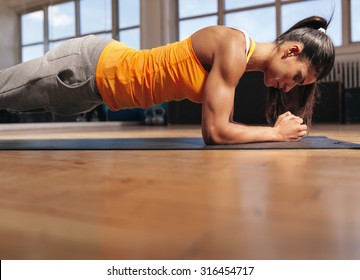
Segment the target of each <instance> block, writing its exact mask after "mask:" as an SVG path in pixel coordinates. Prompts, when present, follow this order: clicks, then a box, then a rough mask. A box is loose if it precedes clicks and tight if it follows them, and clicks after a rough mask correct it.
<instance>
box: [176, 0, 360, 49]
mask: <svg viewBox="0 0 360 280" xmlns="http://www.w3.org/2000/svg"><path fill="white" fill-rule="evenodd" d="M305 1H307V0H288V1H287V0H274V2H272V3H265V4H258V5H249V6H248V7H242V8H235V9H229V10H226V9H225V0H217V3H218V11H217V12H216V13H211V14H209V13H205V14H199V15H196V16H190V17H180V16H179V1H178V0H177V1H176V6H177V19H176V21H177V33H178V34H179V26H180V22H181V21H183V20H191V19H196V18H202V17H206V16H209V15H217V16H218V25H224V24H225V14H228V13H234V12H241V11H247V10H252V9H260V8H266V7H274V6H275V15H276V19H275V21H276V22H275V24H276V36H279V35H280V34H281V25H282V19H281V7H282V5H287V4H292V3H299V2H305ZM350 1H351V0H341V5H342V6H341V16H342V18H341V23H342V43H341V45H340V46H337V47H336V48H335V49H336V52H337V54H339V55H342V54H353V53H357V54H359V47H360V42H352V41H351V18H350V16H351V11H350ZM177 39H179V35H178V37H177Z"/></svg>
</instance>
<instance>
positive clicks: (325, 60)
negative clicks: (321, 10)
mask: <svg viewBox="0 0 360 280" xmlns="http://www.w3.org/2000/svg"><path fill="white" fill-rule="evenodd" d="M329 23H330V21H329V22H328V21H327V20H326V19H324V18H322V17H318V16H312V17H309V18H306V19H304V20H302V21H299V22H298V23H296V24H295V25H294V26H292V27H291V28H290V29H289V30H287V31H286V32H285V33H283V34H282V35H280V36H279V37H278V38H276V40H275V43H276V48H279V47H280V46H281V45H282V44H283V43H285V42H301V43H302V44H303V46H304V48H303V50H302V51H301V52H300V54H299V56H298V58H299V59H300V60H301V61H305V62H307V63H308V64H309V67H310V69H311V70H312V71H314V72H315V75H316V79H317V81H319V80H321V79H323V78H324V77H326V76H327V75H328V74H329V72H330V71H331V69H332V67H333V65H334V60H335V48H334V44H333V42H332V40H331V39H330V37H329V36H328V35H326V34H325V31H326V29H327V27H328V25H329ZM269 91H270V92H269V94H268V100H267V105H266V119H267V121H268V122H269V123H274V122H275V121H276V119H277V117H278V116H279V115H281V114H282V113H284V112H286V111H290V112H292V113H293V114H295V115H297V116H300V117H302V118H303V119H304V122H305V123H306V124H307V125H311V122H312V114H313V109H314V105H315V101H316V97H317V94H318V85H317V83H314V84H310V85H305V86H296V87H295V88H293V89H292V90H291V91H290V92H289V93H287V94H284V93H283V92H282V91H281V90H279V89H275V88H270V89H269Z"/></svg>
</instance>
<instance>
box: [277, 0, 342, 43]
mask: <svg viewBox="0 0 360 280" xmlns="http://www.w3.org/2000/svg"><path fill="white" fill-rule="evenodd" d="M334 4H335V6H334ZM333 9H334V15H333V18H332V21H331V23H330V25H329V28H328V30H327V34H328V35H329V36H330V37H331V39H332V40H333V42H334V45H335V46H341V44H342V29H341V26H342V25H341V0H333V1H332V2H330V1H328V0H311V1H302V2H297V3H289V4H284V5H282V7H281V23H282V25H281V32H285V31H286V30H287V29H288V28H290V27H291V26H292V25H293V24H295V23H296V22H298V21H299V20H301V19H303V18H306V17H309V16H313V15H314V14H316V15H319V16H322V17H324V18H326V19H330V16H331V14H332V12H333ZM314 11H316V12H314ZM290 15H291V16H290Z"/></svg>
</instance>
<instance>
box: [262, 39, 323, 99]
mask: <svg viewBox="0 0 360 280" xmlns="http://www.w3.org/2000/svg"><path fill="white" fill-rule="evenodd" d="M301 50H302V46H301V45H299V44H284V45H282V46H280V49H279V50H278V51H277V53H276V54H275V55H274V57H273V59H271V60H270V62H269V64H268V67H267V68H266V69H265V71H264V83H265V85H266V86H267V87H274V88H277V89H281V90H283V91H284V92H288V91H290V90H291V89H292V88H293V87H295V86H296V85H308V84H312V83H314V82H316V75H315V73H314V72H313V71H312V70H311V67H309V64H308V63H307V62H306V61H302V60H301V59H299V54H300V52H301Z"/></svg>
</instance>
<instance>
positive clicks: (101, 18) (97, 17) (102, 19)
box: [80, 0, 112, 35]
mask: <svg viewBox="0 0 360 280" xmlns="http://www.w3.org/2000/svg"><path fill="white" fill-rule="evenodd" d="M111 9H112V7H111V0H80V33H81V35H86V34H93V33H97V32H104V33H105V34H106V33H109V34H111V30H112V15H111Z"/></svg>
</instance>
